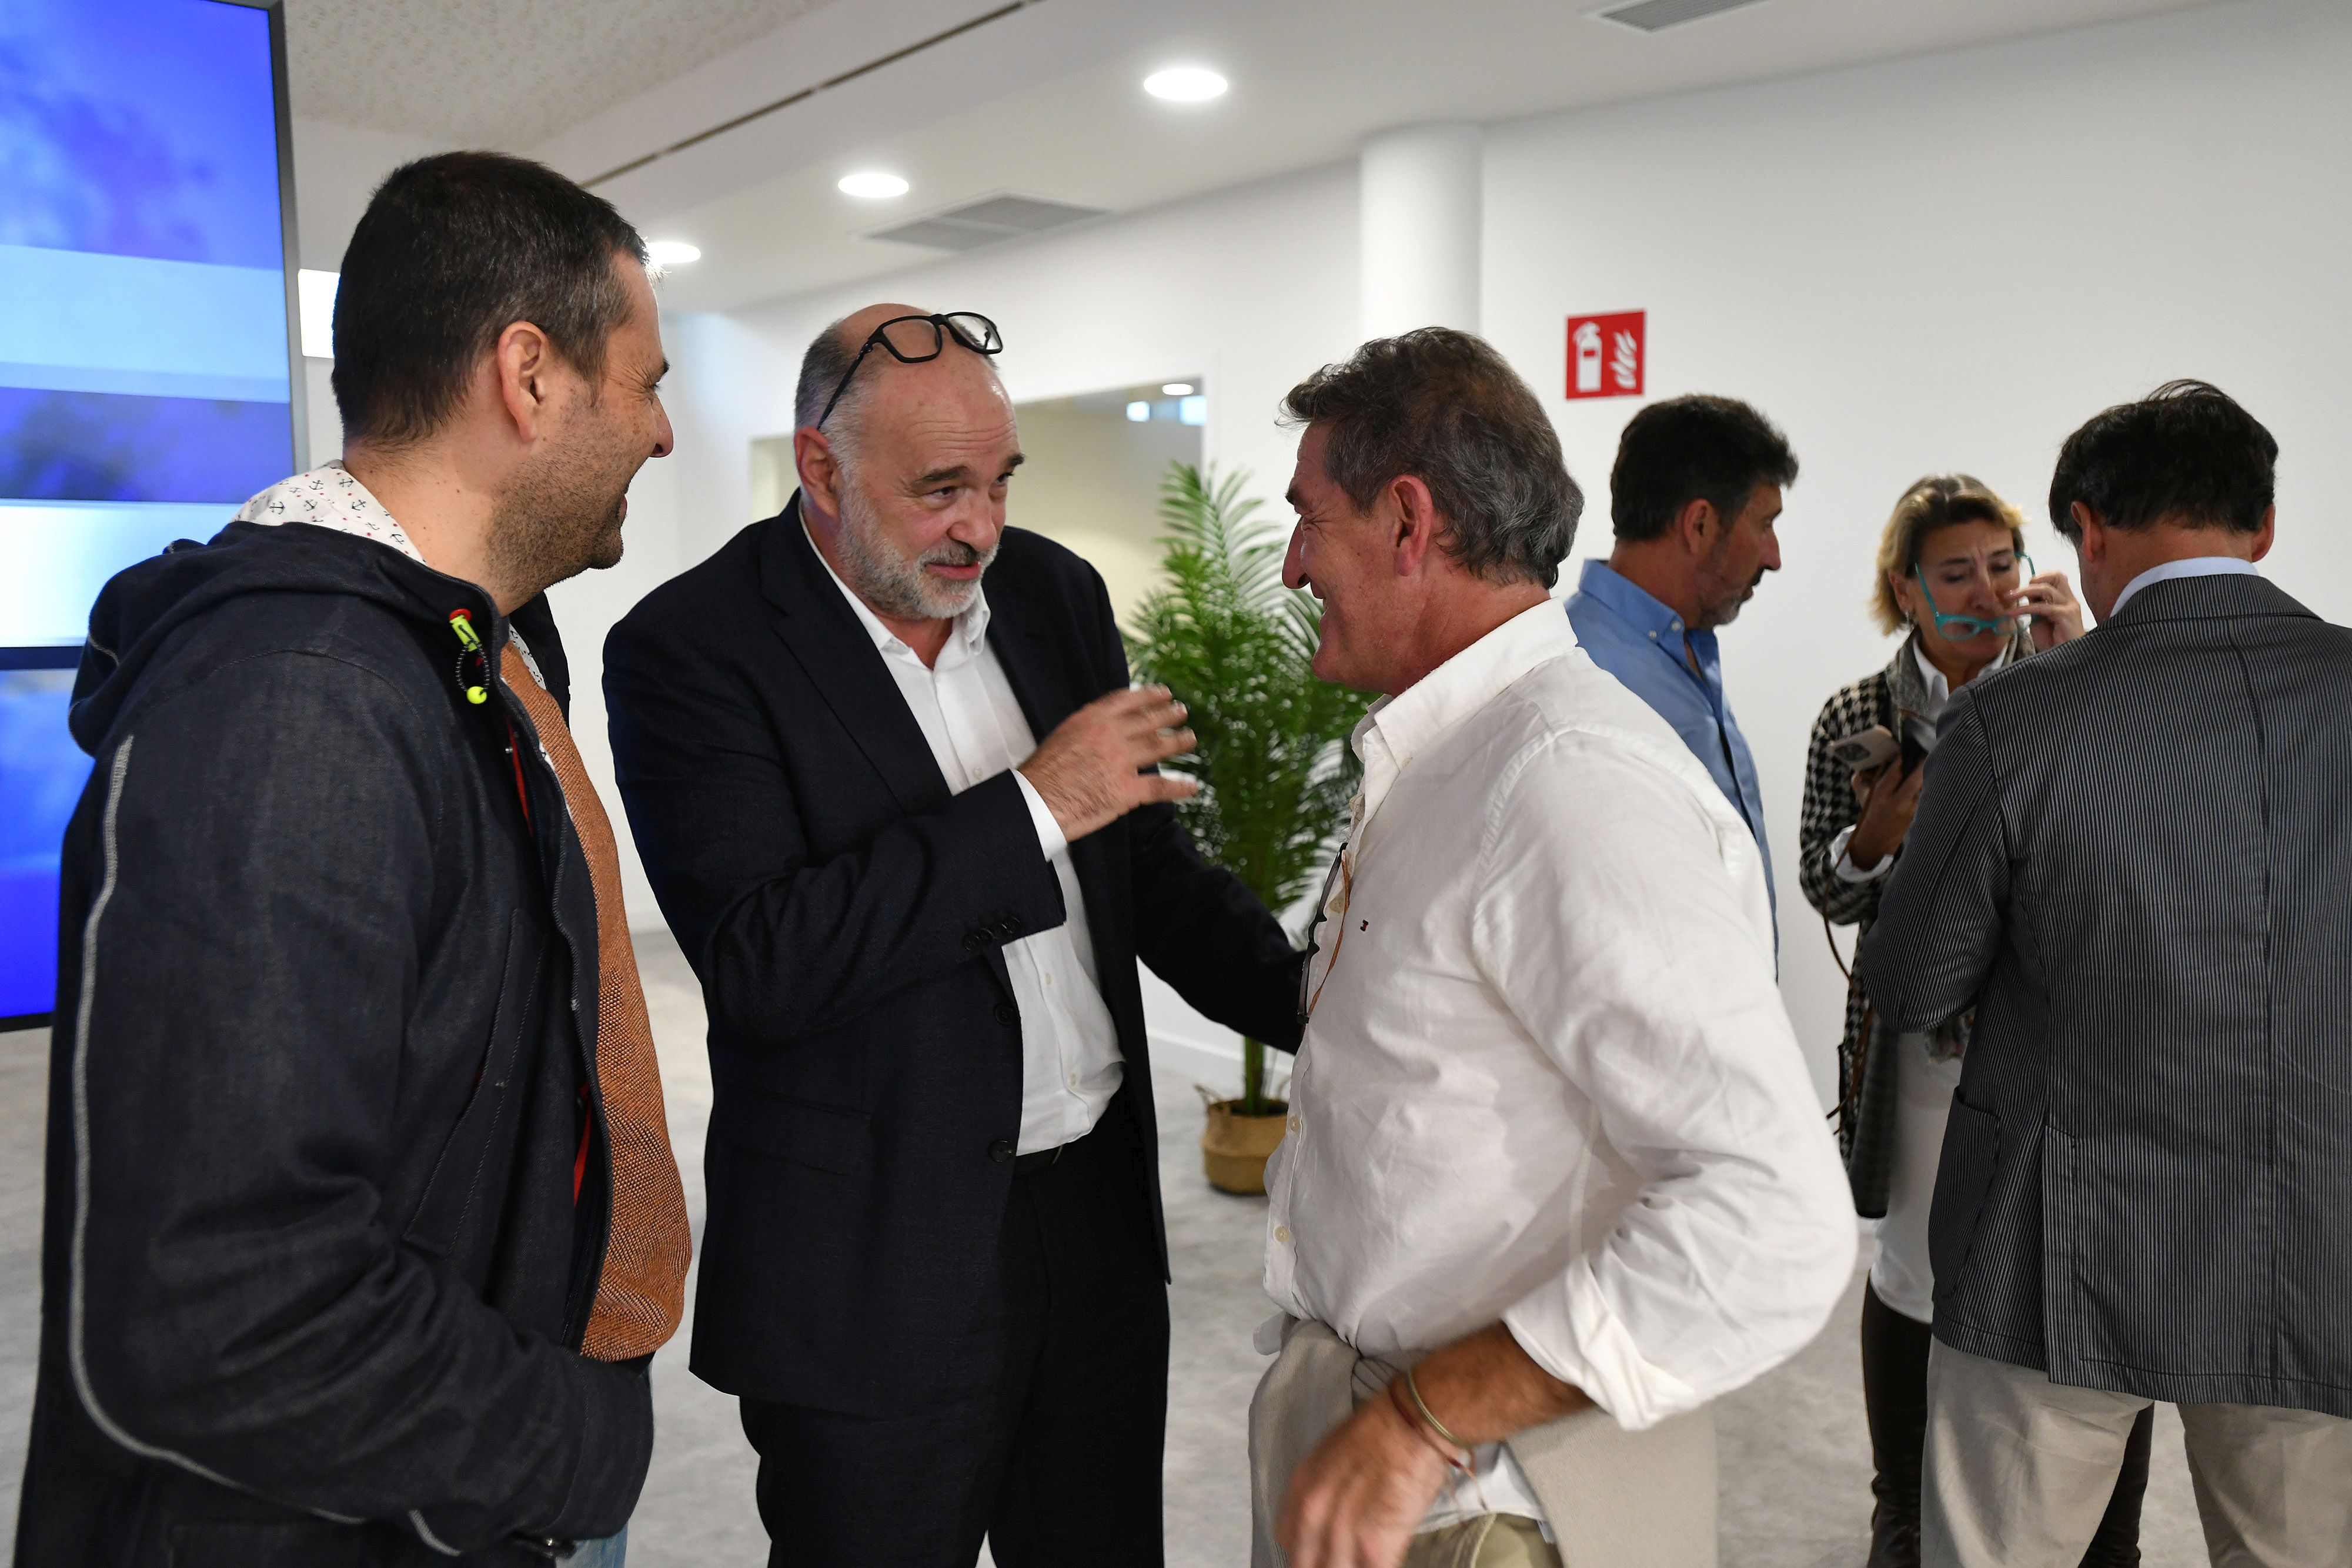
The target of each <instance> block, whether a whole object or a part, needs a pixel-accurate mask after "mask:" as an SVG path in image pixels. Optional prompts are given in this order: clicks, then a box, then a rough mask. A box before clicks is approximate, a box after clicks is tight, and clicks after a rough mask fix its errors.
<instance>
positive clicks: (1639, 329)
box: [1568, 310, 1650, 398]
mask: <svg viewBox="0 0 2352 1568" xmlns="http://www.w3.org/2000/svg"><path fill="white" fill-rule="evenodd" d="M1648 314H1649V313H1648V312H1647V311H1643V310H1619V311H1616V312H1614V313H1612V314H1611V315H1607V316H1570V318H1569V319H1568V395H1569V396H1570V397H1572V398H1579V397H1640V396H1641V395H1642V382H1643V378H1644V375H1645V373H1646V372H1647V371H1648V369H1649V357H1650V345H1649V333H1648V329H1647V328H1646V327H1645V326H1644V324H1643V319H1644V318H1645V317H1646V316H1647V315H1648Z"/></svg>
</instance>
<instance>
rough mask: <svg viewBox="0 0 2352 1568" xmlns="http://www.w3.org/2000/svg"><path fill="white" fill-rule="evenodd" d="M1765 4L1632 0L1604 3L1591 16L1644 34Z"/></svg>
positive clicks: (1755, 0) (1756, 1) (1724, 0)
mask: <svg viewBox="0 0 2352 1568" xmlns="http://www.w3.org/2000/svg"><path fill="white" fill-rule="evenodd" d="M1762 3H1763V0H1633V4H1632V5H1605V6H1603V7H1601V9H1600V10H1598V11H1595V12H1592V13H1591V15H1593V16H1598V17H1600V18H1601V20H1602V21H1604V22H1622V23H1623V24H1624V25H1625V26H1628V27H1636V28H1639V29H1640V30H1641V31H1643V32H1644V33H1663V32H1664V31H1665V30H1666V29H1667V28H1668V27H1679V26H1682V25H1683V24H1684V23H1685V22H1696V21H1697V20H1698V19H1699V18H1700V17H1702V16H1717V15H1719V14H1721V13H1723V12H1725V11H1737V10H1738V9H1739V8H1740V7H1741V6H1743V5H1761V4H1762Z"/></svg>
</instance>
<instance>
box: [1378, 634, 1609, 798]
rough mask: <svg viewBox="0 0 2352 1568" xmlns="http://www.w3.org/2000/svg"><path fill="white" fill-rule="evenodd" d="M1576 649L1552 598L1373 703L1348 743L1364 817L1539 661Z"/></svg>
mask: <svg viewBox="0 0 2352 1568" xmlns="http://www.w3.org/2000/svg"><path fill="white" fill-rule="evenodd" d="M1575 648H1576V633H1575V632H1574V631H1572V630H1571V629H1570V626H1569V624H1568V617H1567V616H1565V615H1562V614H1561V613H1560V612H1559V605H1558V604H1556V603H1554V602H1552V601H1550V600H1549V599H1546V600H1545V601H1543V602H1542V603H1541V604H1538V605H1535V606H1533V607H1531V608H1529V609H1527V610H1523V611H1521V612H1519V613H1518V614H1517V615H1514V616H1512V617H1511V618H1510V619H1509V620H1508V621H1506V622H1503V623H1502V624H1501V625H1500V626H1497V627H1496V628H1495V629H1494V630H1493V631H1492V632H1487V633H1486V635H1485V636H1484V637H1481V638H1479V639H1478V640H1477V641H1476V642H1475V643H1471V644H1470V645H1469V646H1468V647H1466V648H1465V649H1463V650H1462V651H1461V652H1460V653H1456V654H1454V656H1453V657H1452V658H1450V659H1448V660H1446V661H1445V663H1444V664H1440V665H1438V666H1437V668H1435V669H1433V670H1432V671H1430V672H1429V674H1425V675H1423V677H1422V678H1421V679H1420V680H1418V681H1416V682H1414V683H1413V684H1412V685H1411V686H1408V687H1407V688H1405V689H1404V690H1403V691H1402V692H1399V693H1398V694H1396V695H1394V696H1385V697H1382V698H1381V699H1380V701H1378V702H1376V703H1374V704H1373V705H1372V706H1371V711H1370V712H1369V713H1367V714H1366V715H1364V716H1363V719H1362V721H1361V722H1360V723H1359V724H1358V725H1357V726H1356V731H1355V734H1354V735H1353V736H1352V737H1350V740H1349V744H1350V745H1351V746H1353V747H1355V752H1356V756H1357V758H1358V759H1359V760H1360V761H1361V762H1362V763H1363V765H1364V793H1363V801H1364V805H1363V811H1362V815H1363V816H1364V817H1366V818H1369V817H1370V815H1371V814H1372V812H1374V811H1376V810H1379V809H1380V803H1381V799H1382V797H1384V796H1385V795H1386V794H1387V793H1388V789H1389V786H1390V785H1391V784H1393V783H1394V782H1396V779H1397V776H1398V775H1399V774H1401V773H1402V772H1403V771H1404V770H1405V768H1408V767H1410V766H1412V760H1413V758H1416V757H1418V756H1419V755H1421V753H1423V751H1426V750H1427V749H1428V748H1429V747H1431V746H1432V745H1433V744H1434V743H1435V742H1436V741H1438V740H1440V739H1442V738H1443V737H1444V736H1445V735H1446V733H1447V732H1449V731H1450V730H1452V729H1453V728H1454V726H1455V725H1458V724H1460V723H1461V722H1462V721H1463V720H1464V719H1465V718H1468V717H1469V716H1471V715H1472V714H1475V713H1476V712H1477V711H1478V710H1479V709H1480V708H1483V707H1485V706H1486V705H1487V704H1488V703H1490V702H1492V701H1494V700H1495V698H1496V697H1497V696H1499V695H1502V693H1503V692H1504V691H1505V690H1506V689H1507V688H1508V687H1509V686H1510V685H1512V684H1513V683H1515V682H1516V681H1517V680H1518V678H1519V677H1520V676H1521V675H1524V674H1527V673H1528V671H1529V670H1532V669H1534V668H1535V667H1536V666H1537V665H1538V664H1545V663H1548V662H1549V661H1550V660H1553V659H1557V658H1559V657H1561V656H1562V655H1564V654H1567V653H1571V652H1573V651H1574V650H1575Z"/></svg>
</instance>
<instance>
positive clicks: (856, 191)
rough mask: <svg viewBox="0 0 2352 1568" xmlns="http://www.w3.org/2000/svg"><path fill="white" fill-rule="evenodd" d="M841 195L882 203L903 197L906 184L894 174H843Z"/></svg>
mask: <svg viewBox="0 0 2352 1568" xmlns="http://www.w3.org/2000/svg"><path fill="white" fill-rule="evenodd" d="M841 193H842V194H843V195H845V196H856V197H858V198H859V199H860V200H863V201H868V202H884V201H887V200H889V199H890V198H891V197H892V196H903V195H905V194H906V193H907V182H906V181H904V180H901V179H900V178H898V175H896V174H884V173H879V172H866V173H863V174H844V175H843V176H842V177H841Z"/></svg>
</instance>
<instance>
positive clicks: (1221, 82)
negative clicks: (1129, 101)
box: [1143, 66, 1225, 103]
mask: <svg viewBox="0 0 2352 1568" xmlns="http://www.w3.org/2000/svg"><path fill="white" fill-rule="evenodd" d="M1143 90H1144V91H1146V92H1148V93H1150V95H1151V96H1152V97H1154V98H1164V99H1167V100H1168V101H1169V102H1171V103H1206V102H1207V101H1208V100H1209V99H1213V98H1223V97H1224V96H1225V78H1223V77H1221V76H1219V75H1218V74H1217V73H1216V72H1214V71H1212V70H1203V69H1202V68H1200V67H1199V66H1172V67H1171V68H1168V69H1167V70H1164V71H1153V72H1152V73H1151V74H1150V76H1148V77H1145V78H1143Z"/></svg>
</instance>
